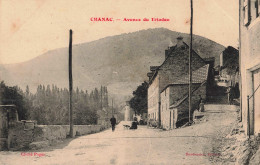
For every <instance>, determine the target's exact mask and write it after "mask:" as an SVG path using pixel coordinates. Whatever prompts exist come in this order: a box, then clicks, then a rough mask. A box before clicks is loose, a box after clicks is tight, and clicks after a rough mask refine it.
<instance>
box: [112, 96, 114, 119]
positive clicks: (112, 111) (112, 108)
mask: <svg viewBox="0 0 260 165" xmlns="http://www.w3.org/2000/svg"><path fill="white" fill-rule="evenodd" d="M113 104H114V103H113V99H112V115H114V109H113Z"/></svg>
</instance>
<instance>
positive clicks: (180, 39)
mask: <svg viewBox="0 0 260 165" xmlns="http://www.w3.org/2000/svg"><path fill="white" fill-rule="evenodd" d="M183 45H184V44H183V37H181V36H180V37H178V38H177V45H176V46H177V48H179V47H182V46H183Z"/></svg>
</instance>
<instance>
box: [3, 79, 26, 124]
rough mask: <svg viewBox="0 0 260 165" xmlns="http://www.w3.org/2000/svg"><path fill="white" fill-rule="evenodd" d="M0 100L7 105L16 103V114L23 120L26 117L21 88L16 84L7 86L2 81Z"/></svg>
mask: <svg viewBox="0 0 260 165" xmlns="http://www.w3.org/2000/svg"><path fill="white" fill-rule="evenodd" d="M0 100H1V104H3V105H8V104H14V105H16V108H17V112H18V116H19V119H20V120H25V119H27V117H28V113H27V109H26V108H25V102H24V97H23V95H22V91H21V89H19V88H18V87H17V86H14V87H8V86H6V85H5V83H4V82H3V81H2V82H1V83H0Z"/></svg>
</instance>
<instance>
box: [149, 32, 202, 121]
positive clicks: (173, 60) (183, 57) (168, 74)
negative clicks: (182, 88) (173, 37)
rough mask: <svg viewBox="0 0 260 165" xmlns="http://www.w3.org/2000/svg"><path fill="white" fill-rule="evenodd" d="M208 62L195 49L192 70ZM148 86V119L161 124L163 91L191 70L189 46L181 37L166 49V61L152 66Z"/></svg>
mask: <svg viewBox="0 0 260 165" xmlns="http://www.w3.org/2000/svg"><path fill="white" fill-rule="evenodd" d="M205 65H206V62H205V61H204V60H203V59H202V58H201V57H200V56H199V55H198V54H197V53H196V52H195V51H193V58H192V64H191V66H192V70H197V69H199V68H201V67H202V66H205ZM150 71H151V72H149V73H148V74H147V76H148V77H149V87H148V119H152V120H155V121H156V122H157V124H158V126H160V125H161V95H160V93H161V91H162V90H163V89H164V88H165V87H166V86H167V85H168V84H171V83H174V82H176V81H177V80H178V79H180V78H181V77H182V76H183V75H186V74H187V73H188V71H189V46H188V45H187V44H186V43H185V42H183V39H182V38H181V37H179V38H177V44H176V45H175V46H172V47H169V48H168V49H167V50H165V61H164V62H163V63H162V65H160V66H152V67H150Z"/></svg>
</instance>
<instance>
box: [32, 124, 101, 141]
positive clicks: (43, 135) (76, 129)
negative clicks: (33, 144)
mask: <svg viewBox="0 0 260 165" xmlns="http://www.w3.org/2000/svg"><path fill="white" fill-rule="evenodd" d="M104 129H106V127H105V126H102V125H74V126H73V135H74V136H76V135H77V136H79V135H86V134H90V133H96V132H100V131H102V130H104ZM69 130H70V126H69V125H37V126H35V128H34V141H44V140H48V141H53V140H60V139H65V138H66V137H67V136H68V135H69Z"/></svg>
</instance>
